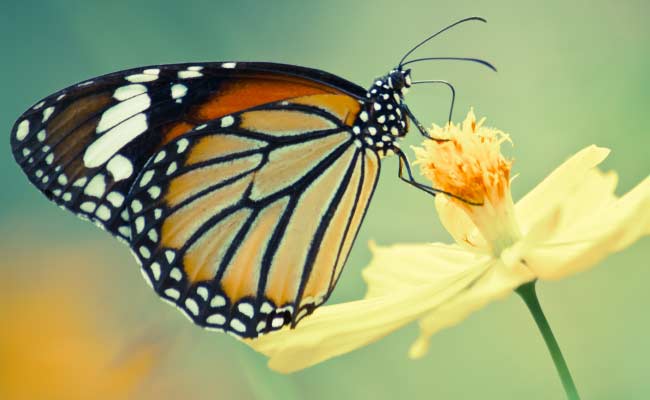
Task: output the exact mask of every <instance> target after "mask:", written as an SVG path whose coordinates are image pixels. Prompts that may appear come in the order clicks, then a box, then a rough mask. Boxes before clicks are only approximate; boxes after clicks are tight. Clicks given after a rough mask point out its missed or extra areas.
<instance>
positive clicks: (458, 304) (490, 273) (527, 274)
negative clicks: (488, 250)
mask: <svg viewBox="0 0 650 400" xmlns="http://www.w3.org/2000/svg"><path fill="white" fill-rule="evenodd" d="M509 251H512V250H511V249H509V250H506V251H505V252H509ZM510 258H511V259H513V260H516V261H517V262H516V263H515V264H514V265H511V264H509V263H508V264H506V263H504V262H503V261H502V260H496V259H495V260H492V261H491V265H490V266H489V268H487V269H486V270H485V272H484V273H483V274H482V275H481V276H480V278H479V279H478V280H476V281H475V282H474V283H473V284H472V285H471V286H469V287H467V288H466V290H463V291H460V292H458V294H457V295H456V296H454V297H451V298H449V299H448V300H447V301H446V302H445V303H443V304H441V305H440V306H439V307H436V308H435V309H434V310H433V311H431V312H429V313H427V314H426V316H424V317H423V318H421V319H420V322H419V325H420V336H419V337H418V338H417V339H416V341H415V342H414V343H413V344H412V345H411V348H410V349H409V357H411V358H420V357H422V356H424V355H425V354H426V352H427V351H428V348H429V338H430V337H431V335H433V334H434V333H436V332H438V331H439V330H441V329H443V328H447V327H450V326H453V325H455V324H457V323H459V322H461V321H462V320H463V319H465V318H466V317H467V316H468V315H469V314H471V313H472V312H474V311H477V310H479V309H481V308H482V307H484V306H485V305H486V304H488V303H489V302H491V301H494V300H497V299H499V298H502V297H504V296H507V295H508V294H510V293H511V292H513V291H514V290H515V289H516V288H517V287H519V286H520V285H522V284H524V283H526V282H530V281H532V280H534V279H535V276H534V275H533V274H532V273H531V271H530V270H528V269H527V268H525V266H523V265H522V264H521V263H519V257H516V256H511V257H510Z"/></svg>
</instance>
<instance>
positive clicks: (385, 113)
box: [353, 70, 411, 155]
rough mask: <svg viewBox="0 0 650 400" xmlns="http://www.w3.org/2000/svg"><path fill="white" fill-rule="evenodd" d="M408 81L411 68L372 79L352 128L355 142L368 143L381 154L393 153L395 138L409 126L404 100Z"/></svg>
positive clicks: (363, 144)
mask: <svg viewBox="0 0 650 400" xmlns="http://www.w3.org/2000/svg"><path fill="white" fill-rule="evenodd" d="M410 82H411V80H410V70H407V71H402V70H392V71H391V72H390V73H388V74H387V75H385V76H383V77H381V78H378V79H376V80H375V81H374V82H373V84H372V86H371V87H370V88H369V89H368V92H367V94H366V97H367V98H368V101H366V102H364V106H363V108H362V111H361V112H360V113H359V115H358V117H357V121H355V126H354V128H353V131H354V133H355V134H357V135H358V138H357V146H368V147H370V148H372V149H374V150H375V151H376V152H377V153H379V154H380V155H387V154H392V153H393V148H394V147H397V143H396V140H397V139H398V138H401V137H403V136H404V135H406V132H407V131H408V128H409V125H408V121H407V119H406V113H405V112H404V110H403V107H404V105H403V100H404V94H406V91H407V90H408V87H409V86H410Z"/></svg>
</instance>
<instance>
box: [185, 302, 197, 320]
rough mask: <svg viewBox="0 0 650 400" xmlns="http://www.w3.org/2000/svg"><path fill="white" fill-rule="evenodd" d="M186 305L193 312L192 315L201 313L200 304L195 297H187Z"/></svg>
mask: <svg viewBox="0 0 650 400" xmlns="http://www.w3.org/2000/svg"><path fill="white" fill-rule="evenodd" d="M185 307H186V308H187V311H189V312H190V313H192V315H194V316H196V315H199V305H198V304H196V301H195V300H194V299H191V298H188V299H185Z"/></svg>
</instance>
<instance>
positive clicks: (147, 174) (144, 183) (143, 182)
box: [140, 169, 154, 187]
mask: <svg viewBox="0 0 650 400" xmlns="http://www.w3.org/2000/svg"><path fill="white" fill-rule="evenodd" d="M153 174H154V172H153V170H152V169H150V170H148V171H147V172H145V173H144V174H142V178H140V187H145V186H147V184H148V183H149V182H151V178H153Z"/></svg>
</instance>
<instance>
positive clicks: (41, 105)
mask: <svg viewBox="0 0 650 400" xmlns="http://www.w3.org/2000/svg"><path fill="white" fill-rule="evenodd" d="M44 105H45V101H41V102H40V103H38V104H37V105H35V106H34V107H32V110H38V109H39V108H41V107H43V106H44Z"/></svg>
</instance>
